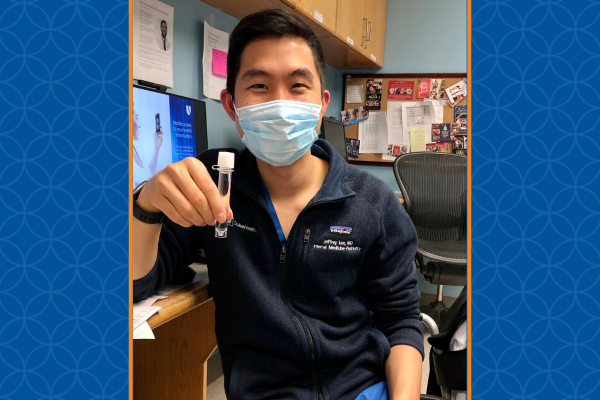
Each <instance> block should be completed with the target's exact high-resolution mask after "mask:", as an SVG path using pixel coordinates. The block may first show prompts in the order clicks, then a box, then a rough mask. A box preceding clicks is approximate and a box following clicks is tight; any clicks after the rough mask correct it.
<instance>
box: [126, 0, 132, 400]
mask: <svg viewBox="0 0 600 400" xmlns="http://www.w3.org/2000/svg"><path fill="white" fill-rule="evenodd" d="M132 82H133V1H131V0H130V1H129V82H128V84H129V118H131V115H132V113H133V86H132ZM132 122H133V121H131V120H130V121H129V180H128V182H129V186H128V188H127V190H128V191H129V400H133V308H132V304H133V279H132V278H131V277H132V276H133V251H132V248H131V245H132V241H133V229H132V225H133V191H132V190H131V187H132V185H133V156H132V155H133V149H132V148H131V147H132V146H133V131H132V129H131V124H132Z"/></svg>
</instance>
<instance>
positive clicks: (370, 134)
mask: <svg viewBox="0 0 600 400" xmlns="http://www.w3.org/2000/svg"><path fill="white" fill-rule="evenodd" d="M387 136H388V130H387V122H386V116H385V111H379V112H378V111H374V112H371V111H369V118H368V119H367V120H366V121H363V122H359V123H358V140H360V149H359V151H360V153H361V154H363V153H385V152H386V151H387V143H388V142H387Z"/></svg>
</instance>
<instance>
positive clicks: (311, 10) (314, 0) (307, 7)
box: [294, 0, 338, 33]
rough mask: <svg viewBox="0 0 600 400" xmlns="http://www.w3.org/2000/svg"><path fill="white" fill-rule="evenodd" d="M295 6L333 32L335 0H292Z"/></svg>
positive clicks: (335, 9) (335, 11) (335, 10)
mask: <svg viewBox="0 0 600 400" xmlns="http://www.w3.org/2000/svg"><path fill="white" fill-rule="evenodd" d="M294 2H295V4H296V7H297V8H298V9H299V10H301V11H302V13H303V14H304V15H306V16H307V17H309V18H311V19H312V20H313V21H315V22H318V23H320V24H321V25H322V26H324V27H325V28H326V29H327V30H329V31H330V32H331V33H334V32H335V24H336V13H337V3H338V1H337V0H294Z"/></svg>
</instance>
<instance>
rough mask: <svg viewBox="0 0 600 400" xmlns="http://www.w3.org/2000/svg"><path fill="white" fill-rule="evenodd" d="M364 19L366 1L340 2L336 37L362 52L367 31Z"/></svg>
mask: <svg viewBox="0 0 600 400" xmlns="http://www.w3.org/2000/svg"><path fill="white" fill-rule="evenodd" d="M364 18H365V0H340V1H338V3H337V16H336V23H335V35H336V36H337V37H339V38H340V39H342V40H343V41H345V42H346V43H347V44H349V45H351V46H352V47H354V48H355V49H356V50H358V51H360V49H361V47H363V45H364V40H365V37H366V29H367V27H366V25H367V24H366V20H364ZM361 43H362V44H361Z"/></svg>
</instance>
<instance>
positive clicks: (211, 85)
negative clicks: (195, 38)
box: [202, 21, 229, 100]
mask: <svg viewBox="0 0 600 400" xmlns="http://www.w3.org/2000/svg"><path fill="white" fill-rule="evenodd" d="M212 49H217V50H221V51H224V52H228V51H229V33H227V32H223V31H220V30H218V29H215V28H212V27H211V26H210V25H209V24H208V22H206V21H204V55H203V56H202V83H203V86H204V89H203V93H204V95H205V96H206V97H208V98H209V99H214V100H220V98H221V90H223V89H225V86H226V83H227V77H225V76H220V75H215V74H213V72H212Z"/></svg>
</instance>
